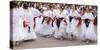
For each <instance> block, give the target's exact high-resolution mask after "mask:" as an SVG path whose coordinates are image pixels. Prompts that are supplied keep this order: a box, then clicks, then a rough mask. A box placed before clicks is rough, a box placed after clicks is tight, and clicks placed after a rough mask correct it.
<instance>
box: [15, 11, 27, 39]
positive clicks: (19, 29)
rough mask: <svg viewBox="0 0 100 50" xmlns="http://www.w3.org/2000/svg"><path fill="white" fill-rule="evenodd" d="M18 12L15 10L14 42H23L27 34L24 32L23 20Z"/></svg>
mask: <svg viewBox="0 0 100 50" xmlns="http://www.w3.org/2000/svg"><path fill="white" fill-rule="evenodd" d="M17 10H18V9H17ZM17 10H13V41H22V40H24V38H25V37H26V34H27V32H26V31H24V28H23V20H22V18H21V16H20V14H19V11H17Z"/></svg>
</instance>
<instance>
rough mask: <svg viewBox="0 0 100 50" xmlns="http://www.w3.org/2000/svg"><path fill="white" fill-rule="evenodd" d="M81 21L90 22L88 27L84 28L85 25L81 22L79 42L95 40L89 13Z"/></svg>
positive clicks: (91, 18) (91, 17) (95, 36)
mask: <svg viewBox="0 0 100 50" xmlns="http://www.w3.org/2000/svg"><path fill="white" fill-rule="evenodd" d="M82 19H90V20H91V22H90V23H89V26H88V27H87V28H86V26H85V23H84V22H83V21H82V25H81V34H80V39H81V40H86V39H89V40H96V39H97V35H96V33H95V31H94V24H93V19H94V18H93V16H92V14H91V13H85V14H84V16H83V17H82Z"/></svg>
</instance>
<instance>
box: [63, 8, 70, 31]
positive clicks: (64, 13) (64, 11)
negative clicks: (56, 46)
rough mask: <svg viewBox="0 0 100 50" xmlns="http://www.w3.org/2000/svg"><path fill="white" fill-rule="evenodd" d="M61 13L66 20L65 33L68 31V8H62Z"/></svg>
mask: <svg viewBox="0 0 100 50" xmlns="http://www.w3.org/2000/svg"><path fill="white" fill-rule="evenodd" d="M61 15H63V16H64V18H65V20H66V22H67V26H66V33H69V24H70V23H69V12H68V10H66V9H64V10H63V11H62V13H61Z"/></svg>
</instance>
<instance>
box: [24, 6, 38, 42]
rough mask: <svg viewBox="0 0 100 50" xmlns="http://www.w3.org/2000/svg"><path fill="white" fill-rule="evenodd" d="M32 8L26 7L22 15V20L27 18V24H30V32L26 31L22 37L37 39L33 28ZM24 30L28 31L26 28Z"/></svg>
mask: <svg viewBox="0 0 100 50" xmlns="http://www.w3.org/2000/svg"><path fill="white" fill-rule="evenodd" d="M33 11H34V9H31V8H29V9H27V10H24V15H23V20H25V19H26V20H27V21H28V22H29V23H28V25H29V26H30V32H28V33H27V34H26V35H27V36H26V37H25V38H24V40H30V39H37V35H36V33H35V31H34V29H33V24H34V22H33V18H34V13H35V12H34V13H33ZM25 31H28V29H25Z"/></svg>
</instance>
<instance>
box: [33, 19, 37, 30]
mask: <svg viewBox="0 0 100 50" xmlns="http://www.w3.org/2000/svg"><path fill="white" fill-rule="evenodd" d="M36 18H37V17H34V18H33V29H35V27H36Z"/></svg>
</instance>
